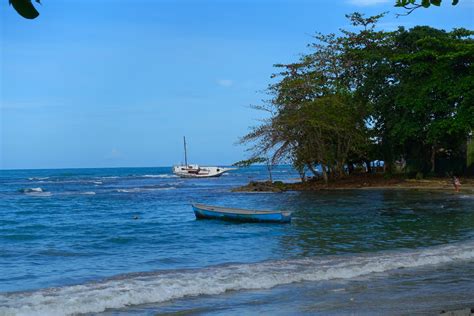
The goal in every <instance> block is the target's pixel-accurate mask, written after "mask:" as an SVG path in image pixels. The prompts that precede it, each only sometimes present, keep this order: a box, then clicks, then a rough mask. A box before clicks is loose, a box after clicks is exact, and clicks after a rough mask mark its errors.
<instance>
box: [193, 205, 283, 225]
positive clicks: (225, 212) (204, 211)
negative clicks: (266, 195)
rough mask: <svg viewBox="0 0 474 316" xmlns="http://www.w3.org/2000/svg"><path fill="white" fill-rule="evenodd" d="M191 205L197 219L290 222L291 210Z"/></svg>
mask: <svg viewBox="0 0 474 316" xmlns="http://www.w3.org/2000/svg"><path fill="white" fill-rule="evenodd" d="M192 207H193V210H194V214H195V215H196V218H197V219H220V220H227V221H238V222H270V223H289V222H291V212H288V211H260V210H246V209H238V208H228V207H220V206H211V205H204V204H192Z"/></svg>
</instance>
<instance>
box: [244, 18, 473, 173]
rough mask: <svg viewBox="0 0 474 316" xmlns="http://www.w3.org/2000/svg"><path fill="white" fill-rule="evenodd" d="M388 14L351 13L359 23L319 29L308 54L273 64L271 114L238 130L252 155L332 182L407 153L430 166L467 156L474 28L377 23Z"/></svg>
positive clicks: (421, 168)
mask: <svg viewBox="0 0 474 316" xmlns="http://www.w3.org/2000/svg"><path fill="white" fill-rule="evenodd" d="M382 17H383V14H381V15H377V16H372V17H364V16H363V15H362V14H359V13H354V14H352V15H350V16H348V18H349V19H350V21H351V22H352V24H353V25H354V26H356V27H358V28H359V31H356V32H352V31H346V30H342V35H339V36H336V35H335V34H328V35H323V34H317V35H316V36H315V37H314V39H315V42H314V43H312V44H310V45H309V46H310V49H311V52H310V53H309V54H305V55H303V56H302V57H301V58H300V59H299V60H298V61H297V62H295V63H291V64H286V65H282V64H279V65H275V66H276V69H277V70H278V71H277V73H276V74H274V75H273V77H274V78H276V79H277V80H278V81H277V82H276V83H274V84H272V85H270V86H269V88H268V93H269V95H270V97H271V98H270V99H269V100H268V101H267V102H265V103H264V104H262V105H260V106H257V107H256V108H257V109H260V110H266V111H268V112H269V113H271V115H270V117H269V118H268V119H267V120H266V121H265V122H263V124H261V125H259V126H256V127H255V128H253V129H252V130H251V131H250V133H248V134H247V135H245V136H244V137H243V138H242V139H241V142H242V143H247V144H251V145H252V147H251V150H253V153H254V156H256V157H258V156H261V155H268V154H270V153H271V155H272V159H273V161H274V162H277V161H290V162H291V163H292V164H293V165H294V166H295V168H296V169H297V170H300V171H303V170H310V171H311V172H313V173H315V174H319V172H318V171H317V170H316V168H319V169H320V172H321V174H322V176H323V177H324V179H325V180H326V181H327V180H328V179H330V178H334V179H335V178H338V177H341V176H344V175H345V174H346V173H347V172H349V171H350V170H349V169H350V166H352V165H353V164H357V163H359V164H360V163H365V164H366V165H367V167H368V166H369V162H370V161H373V160H383V161H384V162H385V165H386V168H387V170H388V171H390V170H391V167H392V166H393V164H394V163H395V161H398V162H400V161H402V162H405V163H406V165H407V168H408V169H410V170H411V171H413V172H423V173H428V172H435V171H437V170H436V161H437V159H438V160H439V159H441V158H443V159H447V160H450V161H454V160H456V159H462V157H465V144H466V141H467V139H468V137H469V135H470V133H471V131H472V129H473V126H474V100H473V93H474V92H473V91H474V78H473V64H472V61H473V59H474V42H473V39H472V35H473V34H474V33H473V32H472V31H469V30H465V29H455V30H453V31H451V32H446V31H443V30H438V29H434V28H431V27H427V26H417V27H414V28H412V29H410V30H406V29H404V28H399V29H398V30H396V31H393V32H384V31H377V30H376V29H375V25H376V23H377V21H378V20H379V19H380V18H382ZM463 155H464V156H463ZM408 169H407V170H408Z"/></svg>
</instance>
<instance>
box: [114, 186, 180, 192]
mask: <svg viewBox="0 0 474 316" xmlns="http://www.w3.org/2000/svg"><path fill="white" fill-rule="evenodd" d="M175 189H176V188H175V187H159V188H156V187H150V188H147V187H143V188H130V189H117V190H116V191H117V192H119V193H138V192H152V191H167V190H175Z"/></svg>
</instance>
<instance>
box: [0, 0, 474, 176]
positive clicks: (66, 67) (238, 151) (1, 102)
mask: <svg viewBox="0 0 474 316" xmlns="http://www.w3.org/2000/svg"><path fill="white" fill-rule="evenodd" d="M394 1H395V0H340V1H338V0H333V1H318V0H312V1H310V0H306V1H299V0H286V1H283V0H274V1H271V0H240V1H237V0H235V1H234V0H228V1H226V0H220V1H218V0H213V1H208V0H188V1H184V0H166V1H165V0H155V1H153V0H54V1H53V0H43V1H42V2H43V4H42V5H41V6H38V10H39V11H40V16H39V17H38V18H37V19H36V20H33V21H30V20H25V19H22V18H21V17H19V16H18V15H17V14H16V12H15V11H14V10H13V9H12V8H11V7H9V6H8V1H7V0H2V2H1V4H0V9H1V12H0V18H1V21H0V25H1V30H0V31H1V37H0V44H1V46H0V47H1V51H0V54H1V55H0V56H1V58H0V68H1V77H0V80H1V82H0V84H1V86H0V89H1V90H0V150H1V152H0V169H21V168H67V167H118V166H169V165H172V164H174V163H179V162H181V161H183V157H182V156H183V149H182V136H183V135H186V136H187V139H188V151H189V160H190V161H191V162H194V163H200V164H231V163H233V162H235V161H237V160H240V159H243V158H246V153H245V148H244V147H242V146H239V145H236V141H237V140H238V138H239V137H240V136H242V135H244V134H245V133H246V132H247V131H248V128H249V127H250V126H253V125H256V124H258V119H260V118H262V115H263V114H262V113H259V112H257V111H254V110H252V109H250V108H249V105H251V104H258V103H260V100H261V99H262V98H265V95H264V93H262V91H263V90H264V89H265V88H266V86H267V85H268V84H269V83H270V82H271V80H270V75H271V74H272V71H273V67H272V65H273V64H275V63H285V62H292V61H295V60H297V58H298V56H299V55H300V54H301V53H304V52H306V44H308V43H310V42H311V35H312V34H314V33H315V32H323V33H329V32H337V30H338V29H339V28H349V27H350V26H349V24H348V23H347V21H346V19H345V17H344V14H346V13H351V12H354V11H359V12H364V13H366V14H376V13H380V12H382V11H388V10H389V11H391V12H390V13H389V14H388V16H387V17H386V18H385V19H384V20H383V21H382V23H380V27H381V28H384V29H387V30H391V29H394V28H395V27H396V26H397V25H404V26H405V27H408V28H410V27H413V26H415V25H419V24H422V25H430V26H434V27H438V28H444V29H448V30H449V29H452V28H453V27H466V28H470V29H473V28H474V27H473V26H474V1H473V0H461V1H460V4H459V5H458V6H457V7H452V6H451V5H450V4H449V1H447V0H444V1H443V2H445V3H444V4H443V6H442V7H441V8H432V9H429V10H422V9H420V10H417V11H415V12H414V13H412V14H411V15H410V16H406V17H400V18H396V17H395V13H396V12H399V10H397V9H395V8H393V2H394Z"/></svg>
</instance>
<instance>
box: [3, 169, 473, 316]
mask: <svg viewBox="0 0 474 316" xmlns="http://www.w3.org/2000/svg"><path fill="white" fill-rule="evenodd" d="M265 178H266V168H264V167H252V168H248V169H242V170H237V171H232V172H230V173H228V174H226V175H224V176H222V177H220V178H211V179H181V178H177V177H175V176H174V175H172V174H171V168H116V169H63V170H14V171H13V170H12V171H0V315H32V314H33V315H63V314H74V313H85V314H96V313H103V314H104V315H121V314H134V315H143V314H145V315H155V314H157V313H158V314H160V313H171V314H173V313H178V314H181V313H186V315H187V314H210V315H229V314H230V315H244V314H272V315H275V314H277V315H287V314H318V313H319V314H339V313H342V314H345V313H365V314H367V313H368V314H370V313H374V314H380V313H384V314H404V313H405V314H412V313H436V312H439V311H440V310H442V309H451V308H462V307H474V294H473V293H474V267H473V266H474V265H473V263H474V195H467V194H454V193H452V192H427V191H416V190H334V191H321V192H307V193H301V192H300V193H298V192H288V193H273V194H272V193H259V194H252V193H232V192H230V189H231V188H232V187H235V186H238V185H242V184H246V183H247V182H248V181H249V180H258V179H265ZM274 178H275V179H276V180H284V181H291V180H294V179H295V178H297V174H296V173H295V172H294V171H292V170H291V169H290V168H288V167H283V166H281V167H278V168H277V169H276V170H275V172H274ZM192 201H195V202H202V203H207V204H216V205H223V206H234V207H242V208H256V209H286V210H291V211H293V221H292V223H291V224H287V225H280V224H234V223H228V222H220V221H208V220H207V221H206V220H200V221H197V220H195V218H194V214H193V212H192V209H191V206H190V203H191V202H192Z"/></svg>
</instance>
